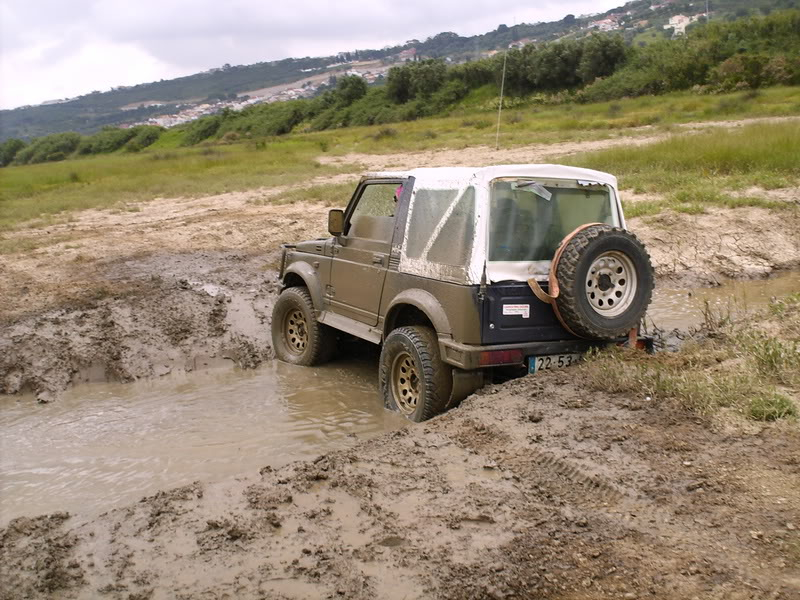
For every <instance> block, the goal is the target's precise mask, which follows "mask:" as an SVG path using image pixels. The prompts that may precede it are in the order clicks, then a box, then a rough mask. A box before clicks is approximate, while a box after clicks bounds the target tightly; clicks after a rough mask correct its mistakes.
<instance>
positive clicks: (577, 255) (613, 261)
mask: <svg viewBox="0 0 800 600" xmlns="http://www.w3.org/2000/svg"><path fill="white" fill-rule="evenodd" d="M556 278H557V280H558V285H559V289H560V292H559V295H558V297H557V298H556V299H555V305H556V308H557V310H558V312H559V314H560V316H561V319H562V321H563V323H564V324H565V325H566V326H567V327H568V328H569V329H570V330H572V332H573V333H575V334H576V335H578V336H580V337H583V338H589V339H604V340H607V339H615V338H619V337H621V336H624V335H626V334H627V333H628V332H629V331H630V330H631V329H633V328H634V327H638V326H639V323H640V322H641V320H642V318H643V317H644V314H645V311H646V310H647V307H648V306H649V305H650V299H651V297H652V295H653V285H654V275H653V265H652V264H651V263H650V255H649V254H648V253H647V250H646V249H645V247H644V245H643V244H642V243H641V242H640V241H639V240H638V238H637V237H636V236H635V235H633V234H632V233H631V232H629V231H626V230H624V229H620V228H618V227H611V226H609V225H593V226H591V227H588V228H586V229H583V230H582V231H579V232H578V233H577V234H575V236H574V237H573V238H572V239H570V240H569V242H567V245H566V247H565V248H564V250H563V251H562V253H561V256H560V259H559V261H558V265H557V267H556Z"/></svg>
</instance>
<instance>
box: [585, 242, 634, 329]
mask: <svg viewBox="0 0 800 600" xmlns="http://www.w3.org/2000/svg"><path fill="white" fill-rule="evenodd" d="M636 287H637V278H636V269H635V268H634V266H633V261H632V260H631V259H630V258H628V256H627V255H626V254H624V253H622V252H619V251H617V250H610V251H608V252H604V253H603V254H601V255H600V256H598V257H597V258H595V259H594V262H592V264H591V266H590V267H589V272H588V273H587V275H586V299H587V300H588V301H589V306H591V307H592V309H593V310H594V311H595V312H596V313H597V314H598V315H601V316H603V317H607V318H612V317H617V316H619V315H621V314H622V313H624V312H625V311H626V310H628V308H630V306H631V304H632V303H633V301H634V299H635V298H636Z"/></svg>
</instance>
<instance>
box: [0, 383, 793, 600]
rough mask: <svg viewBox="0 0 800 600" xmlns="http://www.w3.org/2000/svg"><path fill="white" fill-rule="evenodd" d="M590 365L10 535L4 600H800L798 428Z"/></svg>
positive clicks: (34, 523) (25, 524)
mask: <svg viewBox="0 0 800 600" xmlns="http://www.w3.org/2000/svg"><path fill="white" fill-rule="evenodd" d="M580 373H581V371H580V370H579V369H577V370H576V369H571V370H570V371H565V372H556V373H549V374H545V375H544V376H543V377H542V376H540V375H537V376H534V377H528V378H525V379H521V380H516V381H513V382H511V383H507V384H505V385H503V386H498V387H492V388H487V389H485V390H484V391H483V392H482V393H481V394H480V395H478V396H473V397H472V398H470V399H469V400H468V401H466V402H465V403H464V404H463V405H462V406H461V407H460V408H458V409H456V410H454V411H451V412H450V413H448V414H446V415H444V416H442V417H440V418H437V419H435V420H433V421H431V422H428V423H427V424H425V425H421V426H418V427H412V428H408V429H405V430H402V431H398V432H395V433H392V434H388V435H386V436H383V437H381V438H376V439H374V440H371V441H367V442H364V443H362V444H359V445H357V446H356V447H354V448H351V449H348V450H343V451H337V452H331V453H329V454H326V455H322V456H320V457H318V458H317V459H315V460H313V461H307V462H299V463H293V464H291V465H288V466H286V467H284V468H281V469H272V468H265V469H262V470H261V472H260V474H256V473H252V474H250V475H249V476H246V477H240V478H238V479H235V480H230V481H227V482H223V483H215V484H203V483H199V482H198V483H194V484H191V485H187V486H184V487H182V488H177V489H173V490H170V491H165V492H160V493H157V494H155V495H152V496H147V497H145V498H142V500H141V501H140V502H138V503H136V504H133V505H130V506H128V507H125V508H121V509H118V510H113V511H110V512H108V513H106V514H104V515H102V516H100V517H99V518H97V519H94V520H90V521H88V522H82V521H81V520H80V519H79V518H76V517H72V518H70V517H69V516H67V515H65V514H63V513H55V514H52V515H49V516H43V517H38V518H34V519H30V518H20V519H16V520H14V521H13V522H11V523H10V524H9V525H8V527H6V528H5V529H4V530H2V531H0V540H2V542H1V544H0V548H2V550H1V552H2V561H0V565H1V566H0V569H2V578H3V580H4V581H5V583H6V585H4V586H3V592H0V594H2V597H3V598H9V599H11V598H33V597H44V598H93V597H107V598H126V599H127V598H224V597H231V598H234V597H270V598H331V597H344V598H365V599H366V598H454V599H455V598H458V599H462V598H531V597H537V598H570V599H602V598H609V599H611V598H613V599H615V600H617V599H620V598H644V597H655V598H664V599H671V598H687V599H688V598H695V597H696V598H704V599H722V598H725V599H745V598H747V599H751V598H752V599H762V598H776V599H779V598H786V599H789V598H795V597H797V594H798V593H800V560H799V558H800V555H798V552H800V531H799V530H800V523H799V522H800V450H799V449H800V433H799V432H798V430H797V428H796V427H794V426H785V425H784V426H776V425H768V426H758V427H755V428H754V429H752V430H750V431H747V432H742V431H741V430H740V429H730V428H724V427H719V428H715V427H710V426H709V423H706V422H702V421H700V420H693V419H688V418H687V416H686V414H685V413H684V412H683V411H677V410H675V409H674V408H672V407H671V406H670V405H667V404H665V405H659V404H656V403H653V402H650V401H648V400H647V399H646V398H635V397H625V396H620V395H615V396H609V395H606V394H603V393H598V392H590V391H589V390H588V389H587V388H586V387H584V386H583V385H582V383H581V375H580Z"/></svg>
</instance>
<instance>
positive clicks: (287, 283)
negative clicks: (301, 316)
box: [282, 262, 323, 311]
mask: <svg viewBox="0 0 800 600" xmlns="http://www.w3.org/2000/svg"><path fill="white" fill-rule="evenodd" d="M282 283H283V289H286V288H290V287H298V286H305V287H306V288H308V292H309V294H311V301H312V302H313V303H314V310H316V311H321V310H322V298H323V291H322V282H321V281H320V280H319V275H318V274H317V272H316V271H315V270H314V268H313V267H312V266H311V265H309V264H308V263H305V262H296V263H292V264H291V265H289V266H288V267H286V271H285V273H284V274H283V280H282Z"/></svg>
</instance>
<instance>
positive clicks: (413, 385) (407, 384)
mask: <svg viewBox="0 0 800 600" xmlns="http://www.w3.org/2000/svg"><path fill="white" fill-rule="evenodd" d="M391 373H392V392H393V393H394V399H395V402H396V403H397V407H398V408H399V409H400V412H402V413H403V414H404V415H411V414H413V413H414V411H416V410H417V405H418V404H419V396H420V379H419V371H418V370H417V363H416V361H415V360H414V358H413V357H412V356H411V355H410V354H409V353H408V352H401V353H399V354H398V355H397V357H395V359H394V363H392V372H391Z"/></svg>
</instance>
